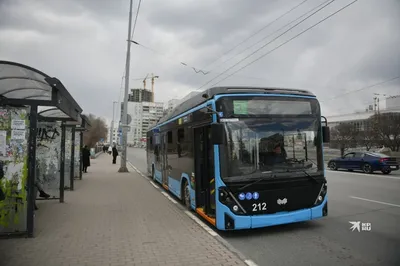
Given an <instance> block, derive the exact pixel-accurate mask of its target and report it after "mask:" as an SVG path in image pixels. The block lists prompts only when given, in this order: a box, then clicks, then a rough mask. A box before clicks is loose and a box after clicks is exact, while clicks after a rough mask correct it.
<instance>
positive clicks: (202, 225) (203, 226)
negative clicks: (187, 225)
mask: <svg viewBox="0 0 400 266" xmlns="http://www.w3.org/2000/svg"><path fill="white" fill-rule="evenodd" d="M185 213H186V215H187V216H189V217H190V219H192V220H193V221H195V222H196V223H197V224H198V225H200V226H201V227H202V228H203V229H204V230H206V232H207V233H209V234H210V235H212V236H217V235H218V234H217V233H216V232H215V231H214V230H212V229H211V228H210V227H209V226H208V225H206V224H205V223H203V222H202V221H201V220H200V219H199V218H197V217H196V216H194V215H193V214H192V213H190V212H189V211H185Z"/></svg>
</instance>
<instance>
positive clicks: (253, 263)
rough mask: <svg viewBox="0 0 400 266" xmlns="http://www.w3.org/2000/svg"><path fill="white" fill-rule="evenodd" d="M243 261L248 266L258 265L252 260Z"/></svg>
mask: <svg viewBox="0 0 400 266" xmlns="http://www.w3.org/2000/svg"><path fill="white" fill-rule="evenodd" d="M244 263H246V264H247V265H249V266H258V265H257V263H255V262H254V261H252V260H245V261H244Z"/></svg>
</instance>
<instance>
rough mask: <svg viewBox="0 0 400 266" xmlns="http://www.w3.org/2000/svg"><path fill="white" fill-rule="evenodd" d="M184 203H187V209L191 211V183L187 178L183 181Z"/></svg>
mask: <svg viewBox="0 0 400 266" xmlns="http://www.w3.org/2000/svg"><path fill="white" fill-rule="evenodd" d="M181 195H182V203H183V205H185V207H186V209H188V210H189V211H190V210H191V206H190V190H189V183H188V182H187V180H186V179H185V181H183V184H182V192H181Z"/></svg>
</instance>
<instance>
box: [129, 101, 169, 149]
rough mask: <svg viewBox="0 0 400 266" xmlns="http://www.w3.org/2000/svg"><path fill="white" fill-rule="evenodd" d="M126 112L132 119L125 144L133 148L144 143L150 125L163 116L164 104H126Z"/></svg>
mask: <svg viewBox="0 0 400 266" xmlns="http://www.w3.org/2000/svg"><path fill="white" fill-rule="evenodd" d="M127 111H128V112H127V113H128V115H130V116H131V118H132V121H131V122H130V124H129V127H130V128H129V131H128V134H127V143H128V145H134V146H135V145H138V144H140V143H143V142H144V141H145V139H146V133H147V130H148V129H149V127H150V125H152V124H154V123H155V122H157V121H158V119H160V118H161V117H162V116H163V111H164V103H161V102H155V103H152V102H128V110H127Z"/></svg>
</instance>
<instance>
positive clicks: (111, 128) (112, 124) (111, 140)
mask: <svg viewBox="0 0 400 266" xmlns="http://www.w3.org/2000/svg"><path fill="white" fill-rule="evenodd" d="M116 103H118V102H115V101H114V102H113V116H112V120H111V126H110V146H112V145H113V144H114V118H115V104H116Z"/></svg>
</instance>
